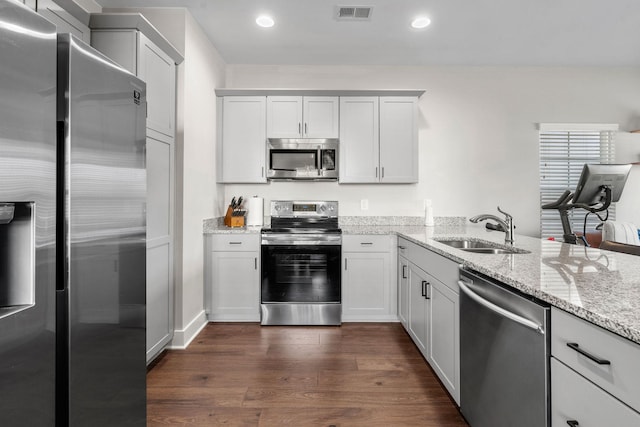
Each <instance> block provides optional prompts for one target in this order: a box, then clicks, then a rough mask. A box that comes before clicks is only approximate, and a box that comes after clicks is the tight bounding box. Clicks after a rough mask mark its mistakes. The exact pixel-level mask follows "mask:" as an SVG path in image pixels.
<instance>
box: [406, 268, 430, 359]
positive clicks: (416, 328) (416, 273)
mask: <svg viewBox="0 0 640 427" xmlns="http://www.w3.org/2000/svg"><path fill="white" fill-rule="evenodd" d="M428 282H429V278H428V275H427V273H425V272H424V271H422V270H421V269H420V268H418V267H417V266H416V265H414V264H413V263H410V264H409V322H408V323H409V335H411V338H413V342H414V343H415V344H416V346H418V349H419V350H420V352H421V353H422V354H423V355H424V357H425V358H426V357H427V354H428V350H427V345H428V343H429V340H428V336H427V334H428V333H429V332H428V331H429V328H428V325H427V322H428V321H429V300H428V299H427V298H426V295H427V293H426V292H427V291H428V290H427V289H426V287H427V283H428Z"/></svg>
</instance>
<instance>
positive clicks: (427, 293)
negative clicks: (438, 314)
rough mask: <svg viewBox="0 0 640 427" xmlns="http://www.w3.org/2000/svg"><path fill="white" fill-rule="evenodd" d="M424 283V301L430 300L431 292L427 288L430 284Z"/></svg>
mask: <svg viewBox="0 0 640 427" xmlns="http://www.w3.org/2000/svg"><path fill="white" fill-rule="evenodd" d="M426 283H427V286H426V287H425V288H426V290H425V292H424V297H425V298H426V299H431V292H429V287H430V286H431V283H429V282H426Z"/></svg>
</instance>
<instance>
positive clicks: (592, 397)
mask: <svg viewBox="0 0 640 427" xmlns="http://www.w3.org/2000/svg"><path fill="white" fill-rule="evenodd" d="M570 421H574V422H575V424H569V422H570ZM551 425H552V426H566V425H575V426H579V427H600V426H616V427H632V426H639V425H640V414H638V413H637V412H636V411H634V410H632V409H631V408H629V407H628V406H627V405H625V404H624V403H622V402H620V401H619V400H618V399H616V398H614V397H613V396H611V395H610V394H609V393H607V392H605V391H604V390H602V389H601V388H599V387H598V386H596V385H595V384H593V383H592V382H590V381H588V380H586V379H585V378H584V377H582V376H581V375H579V374H577V373H576V372H575V371H574V370H572V369H570V368H568V367H567V366H566V365H564V364H562V363H560V362H558V361H557V360H556V359H555V358H553V357H552V358H551Z"/></svg>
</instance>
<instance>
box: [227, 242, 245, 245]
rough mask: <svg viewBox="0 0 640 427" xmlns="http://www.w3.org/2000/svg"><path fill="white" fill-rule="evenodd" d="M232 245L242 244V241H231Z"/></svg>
mask: <svg viewBox="0 0 640 427" xmlns="http://www.w3.org/2000/svg"><path fill="white" fill-rule="evenodd" d="M229 244H230V245H241V244H242V242H229Z"/></svg>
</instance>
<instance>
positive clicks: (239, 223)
mask: <svg viewBox="0 0 640 427" xmlns="http://www.w3.org/2000/svg"><path fill="white" fill-rule="evenodd" d="M245 213H246V211H243V210H234V209H233V208H232V207H231V206H229V207H228V208H227V213H226V214H225V216H224V225H226V226H227V227H244V218H245Z"/></svg>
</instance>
